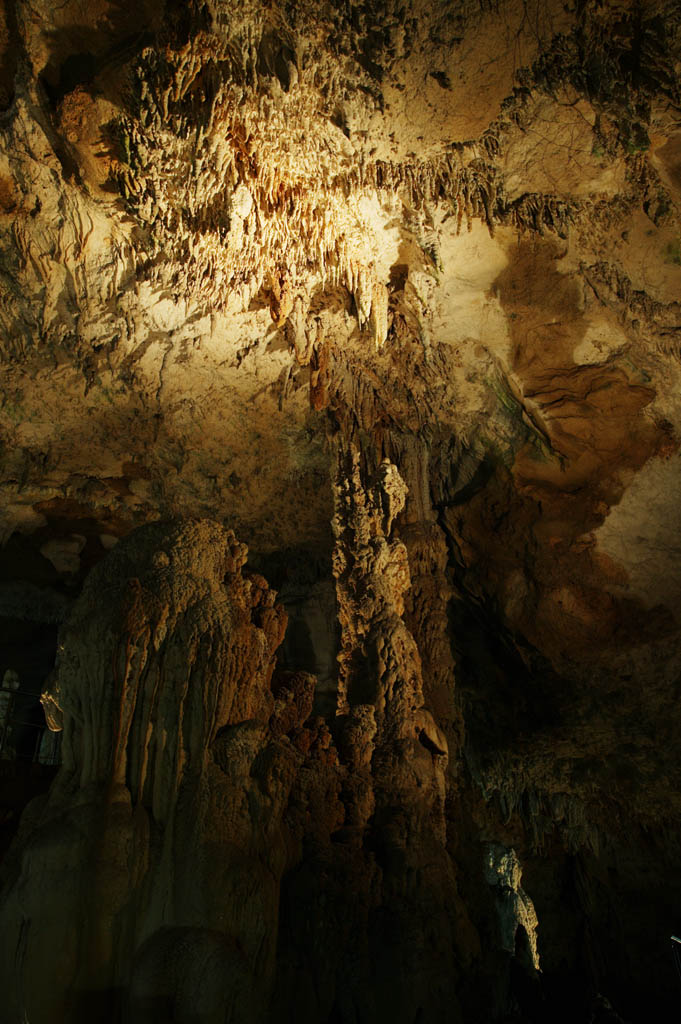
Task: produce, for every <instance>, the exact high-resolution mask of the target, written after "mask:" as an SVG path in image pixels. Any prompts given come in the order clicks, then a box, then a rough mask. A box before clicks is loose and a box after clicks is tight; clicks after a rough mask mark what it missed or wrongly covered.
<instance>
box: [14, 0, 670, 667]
mask: <svg viewBox="0 0 681 1024" xmlns="http://www.w3.org/2000/svg"><path fill="white" fill-rule="evenodd" d="M0 46H1V47H2V61H1V63H2V80H1V82H0V100H1V101H2V108H3V110H2V114H1V116H0V132H1V136H2V140H1V143H0V247H1V249H0V268H1V275H0V367H1V369H0V373H1V385H2V390H1V396H0V530H1V532H2V538H3V541H4V542H5V543H7V542H9V541H10V540H12V539H14V541H16V539H17V538H20V540H21V545H22V547H21V550H22V551H26V550H28V549H29V548H30V549H33V550H35V551H36V552H40V554H41V557H42V558H43V559H45V558H46V559H47V560H48V561H49V562H50V563H51V565H53V566H54V567H55V569H56V571H57V573H58V574H60V575H61V577H62V578H64V579H69V578H71V579H75V578H77V577H78V574H79V573H81V574H82V571H83V570H84V568H85V567H87V566H88V565H89V564H92V563H93V562H94V561H96V560H97V559H98V558H99V557H100V556H101V554H102V553H103V551H104V550H105V549H106V548H107V547H110V546H111V545H112V544H113V543H115V540H116V539H117V538H119V537H121V536H123V535H124V534H126V533H128V532H129V531H130V530H131V529H132V528H133V527H134V526H137V525H140V524H142V523H145V522H148V521H150V520H154V519H158V518H163V517H167V516H176V515H181V516H200V517H210V518H217V519H219V520H221V521H224V522H226V523H228V524H229V525H230V527H232V528H234V529H235V530H236V531H237V533H238V535H239V536H240V537H241V538H242V539H243V540H244V541H246V542H247V543H248V544H249V546H250V548H251V551H252V552H255V553H259V554H263V555H266V554H268V553H271V552H274V551H277V550H280V549H283V548H287V547H295V546H302V547H305V546H307V547H308V548H315V547H316V548H318V549H322V548H326V549H328V548H329V547H330V544H331V534H330V528H329V521H330V518H331V515H332V495H331V474H330V465H331V461H332V458H331V455H330V448H329V437H330V435H332V434H333V432H334V431H336V430H338V429H342V430H343V431H344V432H345V433H346V434H348V435H349V436H355V437H357V438H363V439H365V440H364V442H363V443H367V442H366V439H369V440H370V443H371V445H373V447H374V448H375V450H376V451H377V453H378V456H377V457H378V458H379V459H380V457H381V456H382V455H388V456H390V455H391V453H392V452H394V450H395V445H396V444H397V441H396V438H403V439H404V438H405V437H408V438H410V439H412V440H414V442H415V443H418V445H420V448H419V450H420V451H421V453H422V455H421V457H422V459H424V460H425V461H426V463H427V468H426V473H427V475H428V476H429V480H430V490H431V494H432V497H433V501H434V503H435V506H436V508H437V509H438V510H439V512H438V514H439V515H440V518H441V521H442V522H443V523H444V524H445V525H446V529H447V532H448V535H449V537H450V538H451V544H452V550H454V551H455V554H456V560H457V565H458V572H459V576H460V579H461V581H462V585H463V586H465V587H466V588H467V589H468V590H469V591H470V593H471V594H473V595H474V596H475V597H476V599H480V600H483V599H484V600H485V601H488V602H491V603H492V604H493V606H494V608H495V609H496V612H497V613H498V615H499V616H500V618H501V620H502V621H503V622H504V624H505V626H506V627H507V628H508V629H510V630H512V631H514V632H516V633H518V634H521V635H522V636H523V637H525V638H526V639H527V640H528V642H529V643H531V644H533V645H535V646H537V647H538V648H540V649H542V650H543V651H544V653H546V654H547V655H548V656H549V657H550V658H551V659H552V661H553V662H554V664H556V665H563V664H565V663H567V662H572V661H575V660H576V661H579V660H580V659H586V661H588V662H589V663H593V662H594V661H596V662H600V661H603V660H605V661H608V660H613V659H614V660H615V661H617V659H620V660H621V659H625V658H631V659H634V661H635V659H636V658H637V657H638V658H639V660H640V659H643V660H644V661H645V660H646V659H647V660H648V661H650V659H653V661H655V663H656V664H658V663H664V664H665V665H673V666H676V661H675V657H676V656H675V655H674V656H672V651H673V650H675V649H676V646H677V645H676V643H675V637H676V634H677V632H678V626H679V622H678V606H679V597H680V596H681V584H680V583H679V580H680V579H681V547H680V546H679V539H678V538H679V526H680V525H681V524H680V523H679V515H680V513H679V509H680V508H681V462H680V459H681V456H680V455H679V452H678V448H679V441H678V437H679V432H680V431H681V388H680V384H681V363H680V362H679V352H680V345H681V306H680V305H679V290H680V286H681V223H680V219H679V218H680V215H681V112H680V106H679V104H680V102H681V91H680V86H679V70H680V68H681V64H680V61H681V19H680V18H679V15H678V9H677V6H676V4H675V3H664V2H650V3H648V2H646V3H637V4H634V3H629V2H626V0H623V2H611V3H608V4H604V5H600V4H591V3H587V4H581V3H574V4H573V3H564V2H562V0H561V2H550V0H549V2H534V0H529V2H523V3H521V2H519V0H499V2H497V3H486V2H484V0H480V2H477V0H476V2H472V0H470V2H467V0H464V2H461V3H437V4H432V3H425V2H424V3H420V2H418V0H415V2H413V3H410V4H403V3H399V2H390V0H389V2H383V3H356V4H350V3H345V2H341V3H336V4H323V3H317V2H312V3H310V2H299V3H290V4H287V3H276V4H275V3H272V4H264V3H253V2H248V0H247V2H241V3H238V4H237V3H232V2H228V0H206V2H198V0H196V2H192V3H171V2H168V3H167V4H165V5H164V4H163V3H161V2H160V0H143V2H139V3H137V4H135V5H132V4H129V3H122V2H117V0H110V2H107V0H92V2H88V3H83V2H79V0H68V2H65V3H61V4H59V5H55V4H52V3H47V2H41V0H31V2H29V0H16V3H11V4H6V5H5V6H4V8H3V11H2V19H1V20H0ZM653 642H654V643H653ZM651 644H653V646H651ZM641 652H643V653H641ZM661 652H662V653H661ZM674 670H676V669H674Z"/></svg>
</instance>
